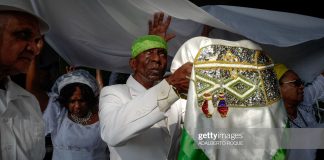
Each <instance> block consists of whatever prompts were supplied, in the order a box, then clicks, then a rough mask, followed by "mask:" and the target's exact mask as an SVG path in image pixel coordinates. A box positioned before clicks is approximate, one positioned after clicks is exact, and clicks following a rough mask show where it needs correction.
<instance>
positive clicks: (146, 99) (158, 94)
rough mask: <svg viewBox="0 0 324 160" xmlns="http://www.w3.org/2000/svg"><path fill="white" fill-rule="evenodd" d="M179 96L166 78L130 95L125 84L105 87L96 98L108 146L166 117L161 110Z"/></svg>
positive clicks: (102, 134) (101, 126) (104, 138)
mask: <svg viewBox="0 0 324 160" xmlns="http://www.w3.org/2000/svg"><path fill="white" fill-rule="evenodd" d="M178 99H179V98H178V96H177V95H176V93H175V92H174V91H173V89H172V87H171V86H170V85H169V84H168V82H166V81H165V80H163V81H162V82H160V83H159V84H157V85H156V86H154V87H152V88H150V89H149V90H147V91H146V92H145V93H143V94H141V95H138V96H137V97H135V98H133V99H131V96H130V93H129V88H128V87H127V86H126V85H114V86H107V87H104V88H103V89H102V90H101V93H100V100H99V120H100V129H101V137H102V139H103V140H104V141H105V142H106V143H107V144H108V145H109V146H119V145H123V144H124V143H126V142H127V141H128V140H129V139H131V138H132V137H135V136H137V135H139V134H141V133H142V132H143V131H145V130H146V129H148V128H150V127H151V126H153V125H154V124H155V123H157V122H159V121H161V120H162V119H164V118H166V116H165V114H164V113H165V112H166V111H167V110H168V109H169V108H170V106H171V105H172V104H173V103H174V102H175V101H176V100H178Z"/></svg>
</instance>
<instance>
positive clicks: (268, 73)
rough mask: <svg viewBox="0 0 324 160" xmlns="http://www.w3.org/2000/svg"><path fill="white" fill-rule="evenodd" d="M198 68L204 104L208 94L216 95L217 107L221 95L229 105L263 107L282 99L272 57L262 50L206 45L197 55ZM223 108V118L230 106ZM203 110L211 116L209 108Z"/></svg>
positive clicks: (200, 99)
mask: <svg viewBox="0 0 324 160" xmlns="http://www.w3.org/2000/svg"><path fill="white" fill-rule="evenodd" d="M194 69H195V85H196V93H197V98H198V103H199V106H201V107H203V106H204V107H206V105H207V99H206V94H207V95H211V96H212V97H213V102H212V104H213V106H214V108H216V107H219V105H220V102H219V97H222V100H223V101H222V103H223V104H222V105H225V106H226V107H260V106H266V105H269V104H272V103H274V102H277V101H278V100H279V99H280V93H279V86H278V83H277V80H276V76H275V73H274V71H273V63H272V60H271V59H270V58H269V57H268V56H267V55H265V54H263V53H261V51H260V50H252V49H248V48H243V47H233V46H224V45H210V46H206V47H203V48H201V49H200V51H199V53H198V54H197V56H196V58H195V61H194ZM225 97H226V98H225ZM225 99H226V101H225ZM202 109H203V108H202ZM222 109H225V110H224V111H222V112H223V115H222V117H225V116H226V114H227V111H228V109H229V108H222ZM203 110H204V113H205V114H206V116H207V115H208V116H207V117H210V116H211V115H209V114H211V113H210V112H207V108H204V109H203ZM218 111H219V110H218ZM219 112H220V111H219ZM220 114H222V113H220Z"/></svg>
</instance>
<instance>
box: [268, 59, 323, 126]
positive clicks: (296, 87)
mask: <svg viewBox="0 0 324 160" xmlns="http://www.w3.org/2000/svg"><path fill="white" fill-rule="evenodd" d="M274 69H275V72H276V75H277V79H278V80H279V84H280V91H281V95H282V98H283V100H284V104H285V108H286V111H287V114H288V120H289V124H290V127H292V128H307V127H312V126H313V127H314V125H316V124H318V122H317V120H316V117H315V109H314V107H313V105H314V104H315V103H316V101H317V100H319V99H324V73H322V74H321V75H319V76H317V77H316V79H315V80H314V81H313V82H312V84H310V85H307V86H304V82H303V81H302V80H301V79H300V78H299V76H298V75H297V74H296V73H295V72H294V71H293V70H291V69H288V68H287V67H286V66H285V65H284V64H276V65H275V67H274Z"/></svg>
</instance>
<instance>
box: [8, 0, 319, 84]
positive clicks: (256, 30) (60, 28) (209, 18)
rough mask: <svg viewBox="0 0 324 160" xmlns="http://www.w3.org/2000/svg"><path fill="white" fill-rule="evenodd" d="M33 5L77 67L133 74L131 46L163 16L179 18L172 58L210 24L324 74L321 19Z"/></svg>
mask: <svg viewBox="0 0 324 160" xmlns="http://www.w3.org/2000/svg"><path fill="white" fill-rule="evenodd" d="M14 1H16V0H14ZM14 1H13V3H14ZM30 1H31V2H32V4H33V7H34V9H35V11H36V13H37V14H39V15H41V16H42V17H44V19H45V20H47V21H48V23H49V24H50V27H51V28H50V32H48V33H47V34H46V41H47V42H48V43H49V44H50V45H51V46H52V47H53V48H54V49H55V51H56V52H57V53H58V54H59V55H60V56H62V57H63V58H64V59H65V60H66V61H67V62H68V63H69V64H71V65H82V66H87V67H93V68H100V69H103V70H110V71H116V72H124V73H126V72H130V70H129V67H128V60H129V58H130V46H131V42H132V41H133V40H134V39H135V37H137V36H140V35H144V34H147V30H148V20H149V19H152V15H153V13H154V12H156V11H163V12H165V13H166V14H168V15H171V16H172V17H174V18H173V20H172V22H171V26H170V32H173V33H175V34H176V35H177V37H176V38H174V39H173V40H171V41H170V43H169V55H170V58H172V57H173V56H174V54H175V53H176V51H177V49H178V48H179V47H180V46H181V44H183V42H184V41H186V40H188V39H189V38H191V37H194V36H198V35H199V34H200V32H201V29H202V24H208V25H210V26H213V27H215V28H216V29H215V30H214V31H213V32H214V33H212V35H213V37H214V38H222V39H227V40H232V39H237V38H239V39H241V38H242V37H243V38H244V37H245V38H247V39H250V40H252V41H255V42H257V43H260V44H261V46H262V47H264V49H263V50H265V51H267V52H268V53H269V54H270V56H271V57H273V59H274V60H275V62H281V63H285V64H286V65H287V66H289V67H291V68H293V69H295V70H296V71H297V72H298V73H299V74H300V76H301V77H302V78H304V79H305V80H308V81H309V80H311V79H312V78H313V77H315V75H316V74H318V73H319V72H320V71H322V69H323V68H324V67H323V64H324V63H323V62H324V54H323V52H324V48H323V47H324V45H323V42H324V39H320V38H322V37H324V19H320V18H315V17H309V16H303V15H297V14H291V13H285V12H277V11H269V10H262V9H253V8H244V7H234V6H221V5H220V6H217V5H213V6H205V7H202V8H199V7H198V6H196V5H194V4H192V3H191V2H189V1H187V0H163V1H161V0H118V1H116V0H91V1H89V0H88V1H86V0H55V1H50V0H49V1H44V0H30ZM206 11H207V12H206ZM228 31H230V32H228ZM234 33H236V34H234ZM317 39H320V40H317ZM310 40H317V41H312V42H307V41H310ZM304 42H307V43H304ZM274 46H278V47H274Z"/></svg>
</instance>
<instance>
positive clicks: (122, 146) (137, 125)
mask: <svg viewBox="0 0 324 160" xmlns="http://www.w3.org/2000/svg"><path fill="white" fill-rule="evenodd" d="M129 65H130V67H131V69H132V71H133V74H132V75H131V76H130V77H129V78H128V80H127V82H126V84H122V85H113V86H108V87H105V88H103V89H102V91H101V93H100V102H99V119H100V126H101V137H102V138H103V140H104V141H105V142H107V144H108V146H109V150H110V159H113V160H117V159H131V160H143V159H154V160H157V159H161V160H162V159H177V152H178V147H179V138H180V121H181V116H182V107H181V106H182V105H183V104H185V100H179V97H178V96H177V94H180V93H187V90H188V85H189V79H188V78H187V77H189V76H190V74H191V68H192V64H191V63H187V64H184V65H183V66H182V67H180V68H179V69H178V70H176V71H175V72H174V73H173V74H172V75H170V76H168V77H166V78H164V77H163V75H164V73H165V70H166V66H167V44H166V41H165V40H164V39H163V38H161V37H160V36H156V35H147V36H143V37H140V38H138V39H137V40H136V41H135V42H134V43H133V45H132V57H131V59H130V61H129Z"/></svg>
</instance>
